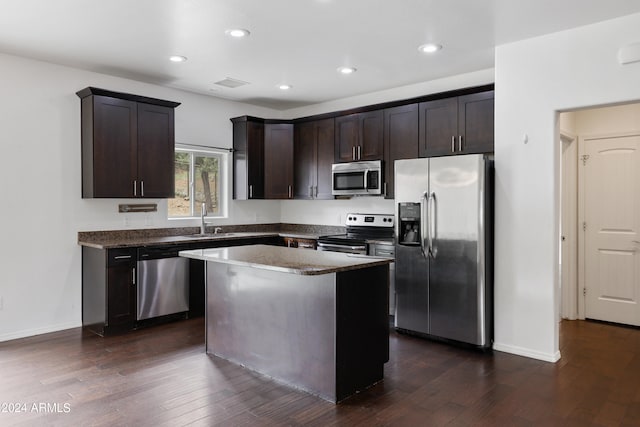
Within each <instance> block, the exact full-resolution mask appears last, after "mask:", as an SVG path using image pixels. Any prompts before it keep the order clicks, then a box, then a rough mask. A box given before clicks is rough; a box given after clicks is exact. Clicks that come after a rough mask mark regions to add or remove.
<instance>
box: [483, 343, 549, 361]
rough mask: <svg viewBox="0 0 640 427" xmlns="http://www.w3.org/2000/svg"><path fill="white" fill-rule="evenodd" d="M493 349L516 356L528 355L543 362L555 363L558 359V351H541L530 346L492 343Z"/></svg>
mask: <svg viewBox="0 0 640 427" xmlns="http://www.w3.org/2000/svg"><path fill="white" fill-rule="evenodd" d="M493 349H494V350H496V351H502V352H504V353H511V354H516V355H518V356H524V357H529V358H532V359H538V360H543V361H545V362H551V363H556V362H557V361H558V360H560V351H556V352H555V353H543V352H540V351H536V350H531V349H530V348H524V347H518V346H515V345H508V344H500V343H495V342H494V343H493Z"/></svg>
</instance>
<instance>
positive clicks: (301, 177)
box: [293, 122, 333, 199]
mask: <svg viewBox="0 0 640 427" xmlns="http://www.w3.org/2000/svg"><path fill="white" fill-rule="evenodd" d="M317 138H318V127H317V125H316V122H306V123H300V124H298V125H296V126H295V145H294V161H293V164H294V188H295V192H294V196H295V198H296V199H312V198H313V196H314V189H315V188H314V187H315V185H316V182H315V178H316V173H317V157H316V156H317V150H316V147H317ZM331 143H332V150H331V161H333V135H332V141H331Z"/></svg>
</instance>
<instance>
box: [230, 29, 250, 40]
mask: <svg viewBox="0 0 640 427" xmlns="http://www.w3.org/2000/svg"><path fill="white" fill-rule="evenodd" d="M224 33H225V34H226V35H228V36H231V37H235V38H237V39H240V38H242V37H248V36H249V34H251V33H250V32H249V30H245V29H243V28H233V29H231V30H227V31H225V32H224Z"/></svg>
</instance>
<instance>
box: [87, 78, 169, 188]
mask: <svg viewBox="0 0 640 427" xmlns="http://www.w3.org/2000/svg"><path fill="white" fill-rule="evenodd" d="M77 95H78V96H79V97H80V99H81V140H82V197H83V198H140V197H143V198H171V197H174V194H175V183H174V180H175V174H174V162H175V159H174V150H175V134H174V109H175V108H176V107H177V106H178V105H180V103H178V102H172V101H165V100H161V99H155V98H147V97H143V96H138V95H131V94H127V93H120V92H113V91H108V90H104V89H98V88H94V87H88V88H85V89H83V90H81V91H79V92H77Z"/></svg>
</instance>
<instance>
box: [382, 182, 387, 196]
mask: <svg viewBox="0 0 640 427" xmlns="http://www.w3.org/2000/svg"><path fill="white" fill-rule="evenodd" d="M383 188H384V190H383V192H382V193H383V194H382V195H383V196H384V197H387V183H386V182H385V183H384V187H383Z"/></svg>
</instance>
